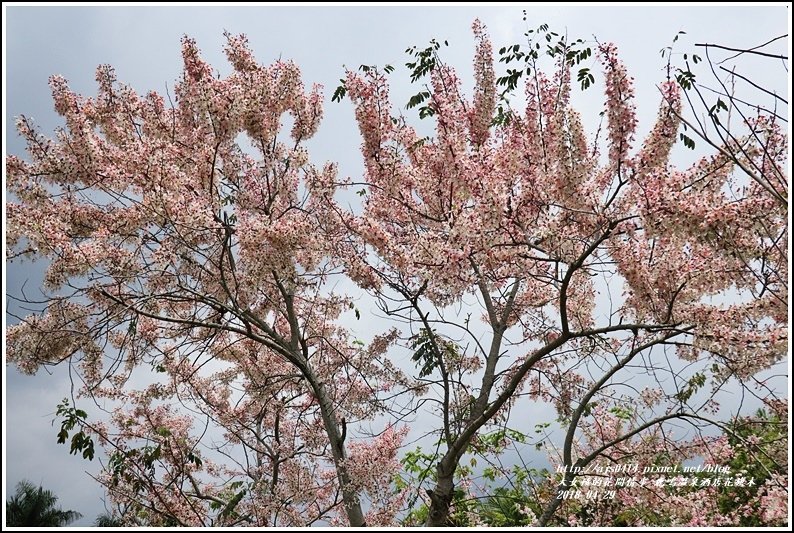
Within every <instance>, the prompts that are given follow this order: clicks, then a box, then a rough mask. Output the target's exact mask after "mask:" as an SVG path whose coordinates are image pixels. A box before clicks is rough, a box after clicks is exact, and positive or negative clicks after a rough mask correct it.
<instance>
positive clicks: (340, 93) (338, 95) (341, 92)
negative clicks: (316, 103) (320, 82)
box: [331, 65, 394, 102]
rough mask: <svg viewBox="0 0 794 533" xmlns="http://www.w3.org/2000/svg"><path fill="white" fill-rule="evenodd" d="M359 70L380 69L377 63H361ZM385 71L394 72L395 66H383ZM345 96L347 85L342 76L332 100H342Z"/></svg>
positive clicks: (387, 72)
mask: <svg viewBox="0 0 794 533" xmlns="http://www.w3.org/2000/svg"><path fill="white" fill-rule="evenodd" d="M358 70H360V71H361V72H369V71H371V70H372V71H377V70H378V66H377V65H359V67H358ZM383 72H385V73H386V74H391V73H392V72H394V67H393V66H391V65H386V66H384V67H383ZM345 96H347V85H346V83H345V79H344V78H340V79H339V85H338V86H337V87H336V89H335V90H334V94H333V96H331V101H332V102H341V101H342V99H343V98H344V97H345Z"/></svg>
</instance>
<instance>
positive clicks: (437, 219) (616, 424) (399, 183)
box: [342, 23, 788, 525]
mask: <svg viewBox="0 0 794 533" xmlns="http://www.w3.org/2000/svg"><path fill="white" fill-rule="evenodd" d="M474 32H475V35H476V37H477V39H478V46H477V53H476V56H475V60H474V72H475V80H476V85H475V88H474V95H473V98H471V99H469V98H467V97H466V96H465V95H464V93H463V92H462V90H461V86H460V80H459V79H458V78H457V76H456V74H455V71H454V70H453V69H452V68H450V67H449V66H447V65H445V64H443V63H442V62H441V61H440V58H439V56H438V54H437V50H438V49H439V46H438V45H437V44H436V45H434V46H431V47H430V48H429V49H427V50H425V51H422V52H419V53H418V54H417V57H418V61H417V63H414V64H412V65H411V66H414V67H415V71H414V75H415V78H418V77H420V76H421V75H422V74H424V73H427V72H429V74H430V82H429V85H427V86H426V88H425V91H424V92H423V93H420V98H419V99H420V100H421V101H426V102H427V106H426V107H425V108H423V111H424V114H425V115H430V116H432V117H433V118H434V120H435V125H436V132H435V133H436V135H435V137H434V138H433V139H426V138H421V137H420V136H419V135H418V134H417V133H416V131H415V130H414V128H412V127H411V126H410V125H408V124H407V122H406V120H405V119H404V118H403V117H398V116H393V115H392V111H391V109H392V107H391V104H390V102H389V99H388V84H387V82H386V78H385V76H384V75H382V74H380V73H378V72H377V71H376V70H369V71H368V72H367V73H366V74H365V75H359V74H356V73H353V72H350V73H348V76H347V79H346V81H345V86H344V89H345V91H346V92H347V94H349V95H350V98H351V99H352V100H353V102H354V103H355V105H356V118H357V120H358V123H359V126H360V129H361V134H362V137H363V144H362V155H363V157H364V159H365V161H366V183H367V185H368V187H367V189H366V200H365V202H364V209H363V213H362V214H361V215H358V216H352V215H347V216H346V217H342V221H343V223H344V224H345V225H346V226H347V227H348V228H350V230H351V232H352V233H353V234H355V235H356V236H357V237H358V238H359V239H360V240H361V242H362V243H363V245H364V246H366V250H367V251H368V253H367V254H365V257H367V258H371V261H370V271H371V273H372V276H371V277H373V276H374V277H376V280H377V283H376V284H375V285H374V288H373V290H374V292H375V294H377V295H378V296H380V298H381V302H382V306H383V308H384V310H385V311H386V313H387V314H389V315H393V316H399V317H401V318H403V319H404V320H405V321H407V322H408V323H410V324H411V325H416V327H417V328H418V332H417V333H415V335H414V337H413V339H414V348H416V347H419V348H420V349H421V352H419V351H417V355H420V354H421V357H420V358H421V359H423V361H424V365H423V367H422V370H421V371H420V377H422V376H426V377H427V379H428V381H429V383H430V384H432V385H433V386H434V387H436V388H437V389H438V390H439V393H438V398H439V400H438V406H439V407H438V411H439V414H440V416H441V419H442V420H443V424H442V425H441V427H440V428H439V434H440V438H441V441H442V443H443V446H444V447H445V450H444V451H443V452H442V453H440V457H439V460H438V461H437V463H436V464H435V470H436V472H435V476H434V480H435V486H434V487H433V489H432V490H429V491H428V495H429V512H428V514H427V519H426V523H427V524H428V525H443V524H445V523H447V522H448V520H449V512H450V505H451V503H452V500H453V496H454V494H455V478H456V476H457V475H458V471H459V466H460V462H461V458H462V457H463V455H464V454H465V453H467V452H469V451H475V452H476V451H477V450H478V448H479V447H481V446H482V445H483V444H482V439H481V437H482V435H483V432H484V431H485V430H487V428H488V427H489V426H490V427H491V428H493V427H494V426H495V427H496V428H497V429H498V428H499V427H502V428H504V427H505V426H506V424H507V423H508V421H509V420H510V414H511V408H512V407H513V406H514V405H516V401H517V399H518V398H519V396H524V395H525V396H527V397H529V398H530V399H533V400H544V401H547V402H553V403H554V404H555V406H556V408H557V411H558V414H559V417H560V419H561V420H562V421H563V423H564V426H565V428H566V429H565V431H564V438H563V441H562V445H561V449H560V453H559V456H558V457H557V458H556V459H557V461H558V463H559V464H560V465H562V467H563V470H564V472H565V474H564V476H562V479H561V480H560V482H559V487H558V489H559V490H560V491H563V490H564V489H565V488H567V487H569V486H570V485H571V482H572V481H573V479H574V478H575V477H576V472H577V470H578V469H583V468H584V467H587V466H588V465H590V464H591V463H593V462H594V461H600V460H610V461H621V460H633V461H635V462H639V463H641V465H647V464H648V463H649V462H650V461H652V460H653V459H654V458H655V457H656V456H658V455H659V454H660V453H662V452H667V453H674V452H675V453H674V455H675V456H679V455H680V454H681V453H684V452H682V451H681V450H685V449H686V448H688V447H691V446H695V447H696V448H697V450H698V451H699V452H700V453H703V450H704V446H705V449H708V442H709V439H708V438H707V437H705V435H702V434H701V432H700V428H701V427H702V426H703V425H704V424H711V423H712V421H711V420H710V419H709V418H708V414H709V413H711V414H714V413H716V412H717V405H716V402H715V401H714V396H715V395H716V393H717V391H718V390H719V389H720V388H721V387H722V386H723V385H724V384H725V383H726V382H727V381H728V380H730V379H732V378H735V379H738V380H739V381H740V382H742V383H744V382H747V381H752V380H753V379H754V376H755V375H756V373H758V372H760V371H762V370H764V369H766V368H769V367H770V366H772V365H774V364H775V363H776V362H777V361H779V360H780V359H781V358H782V357H783V356H784V354H785V352H786V346H787V335H786V313H787V308H788V299H787V285H786V280H787V255H786V242H787V236H788V226H787V219H786V217H787V206H786V204H785V203H784V202H783V203H781V202H780V201H779V197H780V196H781V195H782V197H784V198H785V197H787V183H788V182H787V177H786V178H785V181H783V180H778V181H779V183H782V186H783V187H786V190H785V191H779V192H780V194H778V195H771V194H769V193H768V191H767V189H766V187H764V183H763V181H762V180H761V181H759V180H755V179H753V180H748V179H747V176H743V175H742V174H741V173H738V172H734V170H745V169H746V168H748V167H749V166H752V168H755V169H760V172H762V173H764V174H767V173H774V174H775V178H777V177H778V176H779V175H781V176H782V175H783V174H782V171H783V169H784V168H785V161H786V156H787V141H786V138H785V135H784V134H783V131H782V129H781V127H780V125H779V123H778V121H776V120H774V118H773V117H769V116H766V115H764V114H761V116H759V117H758V118H757V119H755V120H753V121H752V126H753V128H752V131H751V132H750V133H749V134H748V135H746V136H745V137H742V138H733V139H732V140H731V141H730V142H731V143H733V144H739V145H741V146H742V152H741V155H740V156H730V155H726V154H735V153H736V151H735V150H731V151H727V150H721V151H719V152H718V153H717V154H716V155H714V156H711V157H704V158H703V159H701V160H700V161H698V162H697V163H696V164H695V165H693V166H692V167H691V168H689V169H686V170H677V169H675V168H674V167H673V166H672V164H671V162H670V153H671V149H672V147H673V144H674V143H675V141H676V135H677V133H678V128H679V125H680V120H681V119H680V113H681V107H680V94H679V88H678V85H677V84H676V83H675V82H673V81H668V82H666V83H664V84H663V85H662V86H661V92H662V97H663V98H662V105H661V109H660V111H659V117H658V120H657V122H656V125H655V126H654V127H653V129H652V131H651V132H650V134H649V135H648V136H647V138H646V139H645V141H644V142H643V143H642V145H641V146H640V147H639V149H636V150H634V148H633V145H634V141H635V139H634V136H635V130H636V126H637V120H636V117H635V111H634V107H633V104H632V98H633V87H632V81H631V78H630V77H629V75H628V73H627V72H626V70H625V68H624V67H623V65H622V64H621V63H620V61H619V59H618V57H617V53H616V50H615V47H614V46H612V45H609V44H605V45H600V46H599V48H598V52H599V56H600V59H601V62H602V64H603V66H604V69H605V85H606V110H605V114H606V118H607V126H606V141H605V144H606V149H605V153H604V154H603V156H602V155H601V154H600V153H599V144H598V142H597V141H598V139H596V141H595V142H593V143H589V142H588V141H587V138H586V136H585V134H584V131H583V128H582V124H581V121H580V117H579V114H578V113H577V112H576V111H575V110H573V109H572V108H571V106H570V86H571V73H570V72H571V67H572V65H573V63H574V62H575V61H578V58H579V57H581V52H575V51H573V50H571V49H570V48H568V47H566V46H565V44H564V43H562V44H561V45H558V46H557V47H554V48H553V47H551V46H549V51H550V54H551V55H556V56H558V57H559V60H558V68H557V70H556V73H555V75H554V77H553V78H551V79H549V78H547V77H546V76H544V74H543V73H542V72H541V71H539V70H538V68H537V63H538V54H537V53H533V50H535V49H536V47H533V46H530V48H529V52H521V51H520V48H519V46H517V45H516V46H515V47H511V48H510V49H508V50H507V53H508V54H509V55H508V56H507V57H506V58H505V57H504V56H503V59H507V60H508V61H509V60H511V59H516V58H518V59H521V60H523V61H524V63H525V64H524V68H526V69H527V70H526V72H527V73H528V75H529V76H528V81H527V84H526V101H527V104H526V108H525V109H524V111H523V112H517V111H508V112H507V113H506V114H505V113H504V111H502V113H501V120H497V121H496V124H494V122H495V121H494V117H495V110H496V108H497V80H496V77H495V74H494V70H493V58H492V49H491V44H490V42H489V40H488V38H487V37H486V35H485V33H484V28H483V27H482V26H481V25H480V24H479V23H475V25H474ZM547 40H551V39H547ZM532 44H534V43H530V45H532ZM502 53H503V54H504V53H505V50H504V49H503V50H502ZM586 55H587V54H585V56H586ZM516 72H518V71H515V70H513V71H511V74H515V73H516ZM578 78H579V79H580V80H583V81H584V82H587V81H588V80H589V79H591V75H589V74H588V72H587V71H580V74H579V75H578ZM503 80H505V81H506V82H508V83H510V82H511V79H510V76H508V77H507V78H504V79H503ZM500 81H501V80H500ZM586 84H587V83H583V85H586ZM618 280H620V281H618ZM367 283H369V284H371V283H372V282H371V280H370V279H367ZM618 287H622V292H623V295H622V297H620V296H618V295H613V294H612V291H614V292H617V293H619V292H621V289H620V288H618ZM734 292H735V293H737V297H736V298H734V299H732V300H731V301H728V300H726V298H724V297H725V296H726V295H727V294H728V293H734ZM603 293H606V294H603ZM600 294H603V295H602V296H599V295H600ZM616 297H617V299H615V298H616ZM720 297H722V298H720ZM599 299H602V300H603V299H608V300H609V305H608V308H607V309H598V308H597V307H598V305H597V304H598V301H599ZM731 302H732V303H731ZM456 305H458V306H460V308H462V312H458V313H456V312H455V310H454V306H456ZM477 308H479V310H481V312H482V318H483V320H484V322H485V324H486V325H487V329H488V333H487V334H485V335H482V334H480V332H478V331H477V330H475V329H474V328H472V327H471V325H470V322H469V318H470V317H471V315H472V314H475V313H473V312H472V311H474V310H475V309H477ZM462 315H465V316H462ZM682 369H683V370H682ZM632 371H633V372H634V373H635V374H636V373H638V372H640V373H642V374H645V375H646V376H648V378H649V379H648V380H647V381H648V384H649V385H650V386H648V387H645V388H644V389H643V390H637V389H633V388H630V387H626V386H625V385H626V384H625V383H624V382H623V381H622V380H621V378H622V377H624V376H626V375H629V376H630V375H631V374H632ZM706 380H709V381H710V388H711V390H710V391H709V394H708V395H706V397H705V399H704V398H703V396H702V395H697V394H694V393H695V392H696V391H697V390H698V389H699V388H701V387H703V386H704V385H705V383H706ZM762 389H763V386H762ZM762 394H764V395H765V396H769V397H768V398H767V400H769V401H771V400H774V399H775V398H774V393H773V392H772V391H769V390H766V391H763V393H762ZM627 402H628V403H630V404H631V405H632V407H631V408H629V409H628V410H626V408H625V405H626V403H627ZM672 421H685V422H686V423H687V424H689V425H690V426H691V427H692V429H694V430H695V433H696V435H697V436H696V437H695V438H694V439H690V444H689V445H687V444H686V443H683V442H681V441H678V440H677V439H675V438H672V437H671V435H670V433H669V428H668V426H669V423H670V422H672ZM687 453H692V452H687ZM783 486H785V485H783ZM561 502H562V500H561V499H559V498H556V497H553V496H552V497H550V498H549V499H548V501H547V503H545V504H544V506H543V510H542V513H541V515H540V517H539V523H540V524H541V525H543V524H546V523H548V522H549V520H550V519H551V517H552V516H553V515H554V513H555V512H556V510H557V508H558V507H559V505H560V504H561Z"/></svg>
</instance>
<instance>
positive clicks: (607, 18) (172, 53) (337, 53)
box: [3, 5, 789, 525]
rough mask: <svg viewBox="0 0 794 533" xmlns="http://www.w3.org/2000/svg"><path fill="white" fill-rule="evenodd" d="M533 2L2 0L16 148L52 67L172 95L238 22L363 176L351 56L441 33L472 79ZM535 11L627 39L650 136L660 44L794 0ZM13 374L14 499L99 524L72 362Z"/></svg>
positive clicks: (761, 36)
mask: <svg viewBox="0 0 794 533" xmlns="http://www.w3.org/2000/svg"><path fill="white" fill-rule="evenodd" d="M524 7H527V6H525V5H513V6H507V7H491V6H488V7H457V8H448V7H420V6H411V7H389V8H386V7H336V8H328V7H301V8H297V7H187V8H186V7H168V8H153V7H129V8H115V7H114V8H93V7H91V8H78V7H72V8H60V7H58V8H56V7H9V8H5V7H4V11H5V13H4V21H3V22H4V24H5V31H4V41H5V42H4V54H5V56H6V57H5V61H4V62H3V65H4V69H5V72H4V83H3V88H4V110H3V111H4V121H5V133H6V136H5V140H4V143H7V144H6V145H5V148H6V153H13V154H20V155H21V154H22V153H23V146H22V143H21V142H20V140H19V139H18V137H16V134H15V132H14V130H13V117H15V116H18V115H20V114H25V115H27V116H29V117H32V118H34V119H35V121H36V122H37V123H38V125H39V126H40V127H41V128H42V130H43V131H44V132H45V133H49V132H51V131H52V129H53V128H54V127H56V126H57V125H59V120H58V117H57V116H56V115H55V113H54V111H53V108H52V102H51V96H50V91H49V88H48V86H47V78H48V77H49V76H50V75H51V74H61V75H63V76H65V77H66V78H67V79H68V80H69V82H70V84H71V86H72V88H73V89H75V90H77V91H78V92H80V93H82V94H94V93H95V82H94V71H95V68H96V66H97V65H98V64H101V63H109V64H111V65H113V66H114V67H115V68H116V72H117V74H118V78H119V80H120V81H122V82H125V83H129V84H130V85H132V86H133V87H134V88H135V89H136V90H137V91H138V92H139V93H144V92H146V91H148V90H155V91H158V92H164V91H165V89H166V86H168V87H169V88H172V87H173V84H174V80H175V79H176V78H177V77H178V76H179V72H180V68H181V57H180V45H179V39H180V37H181V36H182V35H183V34H187V35H189V36H191V37H193V38H195V39H196V40H197V42H198V44H199V47H200V48H201V50H202V52H203V55H204V57H205V59H207V60H208V61H209V62H210V63H211V64H212V65H214V66H215V67H216V68H218V69H219V70H220V71H221V72H224V73H225V72H228V71H229V68H228V65H227V64H226V61H225V58H224V56H223V52H222V47H223V43H224V38H223V32H224V30H228V31H230V32H232V33H246V34H247V35H248V37H249V40H250V44H251V47H252V49H253V50H254V53H255V54H256V56H257V58H258V59H259V60H260V61H261V62H263V63H270V62H271V61H273V60H275V59H277V58H279V57H282V58H284V59H293V60H295V61H296V62H297V63H298V64H299V65H300V67H301V69H302V72H303V79H304V81H305V82H306V84H307V85H309V84H311V83H314V82H318V83H321V84H323V85H324V86H325V94H326V114H325V119H324V121H323V123H322V125H321V127H320V131H319V133H318V134H317V136H316V137H315V139H313V140H312V142H311V144H310V145H309V149H310V154H311V157H312V160H313V161H314V162H316V163H322V162H323V161H325V160H334V161H337V162H338V163H339V164H340V170H341V173H342V174H343V175H351V176H356V175H357V173H359V172H360V171H361V169H362V164H361V162H360V156H359V153H358V146H359V143H360V140H359V135H358V130H357V126H356V124H355V122H354V120H353V115H352V110H351V107H350V105H349V103H347V102H344V103H342V104H335V103H331V102H330V96H331V94H332V92H333V89H334V88H335V87H336V85H337V84H338V82H339V78H340V77H341V76H342V75H343V72H344V66H347V67H350V68H357V67H358V65H360V64H378V65H384V64H392V65H395V66H402V65H403V63H404V62H405V54H404V51H405V49H406V48H408V47H409V46H412V45H426V43H427V42H428V41H429V39H431V38H436V39H437V40H440V41H443V40H447V41H448V42H449V44H450V46H449V48H447V49H444V50H443V54H444V59H445V60H446V61H447V62H448V63H449V64H451V65H454V66H456V67H457V68H458V70H459V72H460V73H461V76H462V78H463V79H464V82H465V83H467V84H468V86H469V87H470V86H471V61H472V53H473V50H474V42H473V39H472V36H471V30H470V27H471V23H472V21H473V20H474V19H475V18H476V17H479V18H480V19H481V20H482V21H483V22H485V24H486V25H487V26H488V29H489V32H490V34H491V36H492V39H493V41H494V45H495V47H496V48H497V49H498V47H500V46H503V45H509V44H513V43H517V42H520V40H521V35H522V33H523V32H524V31H525V27H524V22H523V21H522V8H524ZM527 11H528V24H529V26H530V27H537V26H538V25H539V24H541V23H544V22H545V23H548V24H549V25H550V26H551V28H552V29H555V28H556V29H557V31H560V30H562V31H567V32H568V35H570V36H572V37H582V38H585V39H591V38H592V37H593V36H594V35H595V36H596V37H597V38H598V39H599V41H602V42H603V41H612V42H615V43H616V44H617V46H618V49H619V51H620V56H621V58H622V59H623V61H625V63H626V64H627V67H628V69H629V72H630V73H631V75H633V76H634V78H635V83H636V88H637V104H638V108H639V112H640V120H641V123H640V131H641V132H643V131H647V129H648V128H649V127H650V125H651V120H652V119H653V117H654V116H655V114H656V111H657V106H658V100H659V99H658V92H657V90H656V84H657V83H658V82H660V81H662V80H663V78H664V74H663V70H662V69H663V66H664V60H663V59H662V58H661V57H660V54H659V50H660V49H661V48H663V47H665V46H667V45H669V44H670V42H671V40H672V39H673V37H674V36H675V35H676V33H677V32H678V31H679V30H685V31H686V32H687V35H686V36H685V37H684V38H683V39H682V44H683V45H684V47H686V46H688V45H691V43H693V42H719V43H725V44H730V45H732V46H736V47H750V46H754V45H757V44H760V43H762V42H764V41H766V40H767V39H769V38H771V37H775V36H778V35H781V34H784V33H787V31H788V28H787V26H788V19H789V13H788V9H787V8H786V7H783V6H777V7H774V6H771V7H758V6H753V7H696V8H695V7H693V8H690V7H625V6H619V7H579V6H567V7H559V6H554V7H535V6H528V7H527ZM596 69H597V67H596ZM392 79H393V80H394V81H393V83H394V90H393V93H394V101H395V102H401V103H402V102H405V101H407V98H408V96H409V95H410V94H411V88H410V87H409V86H408V85H407V76H406V75H405V70H404V69H402V70H401V69H399V68H398V70H397V72H396V73H395V75H393V76H392ZM414 92H415V91H414ZM594 97H595V99H594V100H593V101H594V102H601V101H602V100H601V98H600V95H595V96H594ZM584 102H586V103H587V102H588V101H586V100H584ZM587 105H589V103H587ZM600 110H601V108H600V104H598V107H595V108H594V109H581V111H582V112H583V114H584V115H585V118H586V119H588V118H589V119H590V120H591V121H592V120H595V119H594V117H596V116H597V115H598V112H599V111H600ZM40 270H41V268H40V267H39V266H38V265H35V264H34V265H31V264H30V263H23V264H13V265H9V268H8V269H7V270H6V276H7V279H6V280H7V289H6V290H7V293H8V294H11V295H17V296H18V295H19V294H20V290H21V287H22V284H23V283H27V285H26V290H35V288H36V287H37V285H38V284H39V282H40V277H41V273H40ZM6 301H7V302H8V300H7V298H6ZM6 318H7V319H8V320H9V321H11V319H10V318H9V317H6ZM4 380H6V381H5V385H6V386H5V387H4V392H3V394H4V402H3V409H4V416H3V424H4V429H3V439H4V447H3V454H4V455H3V461H4V469H3V475H4V486H5V492H4V495H5V494H7V493H8V492H9V491H12V490H13V487H14V485H15V484H16V482H17V481H19V480H20V479H23V478H27V479H29V480H31V481H33V482H34V483H40V484H42V485H44V486H45V487H47V488H50V489H52V490H53V491H54V492H55V493H56V494H57V495H58V496H59V499H60V502H61V504H62V505H63V506H64V508H69V509H74V510H77V511H79V512H82V513H83V514H84V518H83V519H82V520H81V521H79V522H77V524H86V525H87V524H91V523H92V521H93V519H94V518H95V517H96V515H97V514H99V513H100V512H102V502H101V497H102V494H103V492H102V490H101V489H100V488H99V486H98V485H97V484H95V483H94V482H93V481H92V480H91V479H90V478H89V477H88V476H87V475H86V474H85V472H86V470H88V471H94V470H95V468H96V467H97V465H96V461H95V462H94V463H93V464H92V463H88V462H87V461H84V460H82V459H80V458H77V457H75V456H70V455H69V454H68V449H67V448H66V447H65V446H59V445H57V444H56V442H55V438H56V433H57V429H56V428H54V427H53V426H52V425H51V422H52V420H53V417H54V411H55V407H56V405H57V404H58V403H59V401H60V400H61V399H62V398H63V397H64V396H66V395H67V394H68V392H69V380H68V375H67V373H66V372H65V369H61V370H60V371H57V372H55V373H54V374H52V375H47V374H46V373H40V374H39V375H37V376H35V377H27V376H21V375H19V374H18V373H17V372H16V371H15V370H14V369H12V368H8V369H4Z"/></svg>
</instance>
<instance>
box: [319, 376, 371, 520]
mask: <svg viewBox="0 0 794 533" xmlns="http://www.w3.org/2000/svg"><path fill="white" fill-rule="evenodd" d="M312 377H314V376H312ZM310 381H311V384H312V386H313V388H314V391H315V394H316V395H317V401H318V403H319V404H320V414H321V415H322V418H323V425H324V426H325V432H326V434H327V435H328V439H329V441H330V443H331V454H332V455H333V458H334V466H335V467H336V477H337V479H338V480H339V487H340V489H341V491H342V502H343V503H344V506H345V513H346V514H347V519H348V521H349V522H350V526H351V527H364V526H366V524H365V522H364V513H363V512H362V511H361V502H360V501H359V495H358V492H357V491H356V490H354V489H353V488H352V485H353V483H352V480H351V479H350V474H349V473H348V471H347V466H346V465H345V459H346V454H345V442H344V439H343V437H342V435H341V432H340V431H339V424H338V423H337V421H336V416H335V415H334V411H335V409H334V406H333V403H332V402H331V399H330V398H329V397H328V393H327V392H326V389H325V386H323V384H322V383H320V382H319V381H317V380H316V379H312V380H310Z"/></svg>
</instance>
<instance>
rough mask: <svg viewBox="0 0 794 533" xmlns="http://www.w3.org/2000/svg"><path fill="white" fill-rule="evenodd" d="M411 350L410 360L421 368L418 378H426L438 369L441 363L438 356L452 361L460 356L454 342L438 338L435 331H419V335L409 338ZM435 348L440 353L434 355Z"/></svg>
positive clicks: (423, 329)
mask: <svg viewBox="0 0 794 533" xmlns="http://www.w3.org/2000/svg"><path fill="white" fill-rule="evenodd" d="M411 348H413V350H414V355H413V356H412V357H411V360H412V361H414V363H416V364H417V366H421V369H420V370H419V377H420V378H423V377H427V376H429V375H430V374H432V373H433V371H434V370H435V369H436V368H438V366H439V365H440V364H441V362H442V361H439V356H441V357H444V358H448V359H450V360H454V359H456V358H458V357H459V356H460V355H459V353H458V347H457V345H456V344H455V343H454V342H451V341H448V340H446V339H443V338H441V337H439V336H438V335H437V334H436V331H435V330H432V331H428V330H427V329H425V328H422V329H420V330H419V333H417V334H416V335H414V336H413V337H412V338H411ZM436 348H437V349H438V350H439V351H440V354H439V353H436Z"/></svg>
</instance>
